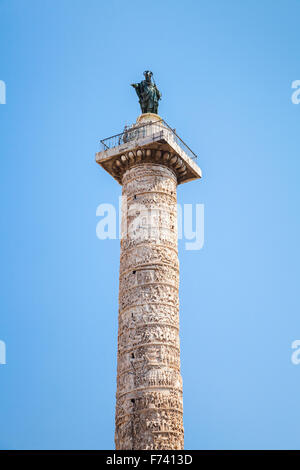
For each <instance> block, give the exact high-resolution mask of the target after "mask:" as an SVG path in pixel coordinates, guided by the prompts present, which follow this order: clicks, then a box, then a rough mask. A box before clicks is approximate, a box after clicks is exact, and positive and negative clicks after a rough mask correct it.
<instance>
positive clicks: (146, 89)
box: [131, 70, 161, 114]
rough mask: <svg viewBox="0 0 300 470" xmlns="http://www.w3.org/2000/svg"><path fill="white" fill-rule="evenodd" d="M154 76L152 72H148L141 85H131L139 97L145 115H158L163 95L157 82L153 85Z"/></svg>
mask: <svg viewBox="0 0 300 470" xmlns="http://www.w3.org/2000/svg"><path fill="white" fill-rule="evenodd" d="M152 75H153V73H152V72H150V70H146V71H145V72H144V76H145V80H142V81H141V82H140V83H132V84H131V86H133V88H134V89H135V91H136V94H137V95H138V97H139V103H140V106H141V110H142V113H143V114H144V113H154V114H157V110H158V101H159V100H160V98H161V93H160V91H159V90H158V88H157V86H156V84H155V82H154V83H152V80H151V78H152Z"/></svg>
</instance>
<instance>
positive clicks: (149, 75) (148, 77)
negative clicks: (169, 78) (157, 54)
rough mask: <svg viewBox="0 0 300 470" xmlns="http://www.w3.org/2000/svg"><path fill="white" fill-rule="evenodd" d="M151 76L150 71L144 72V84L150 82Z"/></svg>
mask: <svg viewBox="0 0 300 470" xmlns="http://www.w3.org/2000/svg"><path fill="white" fill-rule="evenodd" d="M152 75H153V73H152V72H151V71H150V70H145V72H144V76H145V79H146V82H148V83H149V82H151V77H152Z"/></svg>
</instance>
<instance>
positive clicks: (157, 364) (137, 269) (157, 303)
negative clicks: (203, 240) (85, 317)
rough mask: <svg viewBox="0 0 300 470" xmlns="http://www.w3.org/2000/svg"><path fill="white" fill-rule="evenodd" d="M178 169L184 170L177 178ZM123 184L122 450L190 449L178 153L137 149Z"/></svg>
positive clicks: (119, 163)
mask: <svg viewBox="0 0 300 470" xmlns="http://www.w3.org/2000/svg"><path fill="white" fill-rule="evenodd" d="M174 169H175V170H176V171H174ZM114 171H116V172H118V174H119V175H120V177H121V178H122V185H123V196H124V197H125V199H126V207H124V208H123V215H122V218H123V222H126V228H127V230H126V234H125V236H124V238H123V239H122V240H121V256H120V287H119V336H118V375H117V395H116V396H117V401H116V433H115V443H116V448H117V449H149V450H150V449H183V420H182V379H181V375H180V345H179V298H178V288H179V263H178V255H177V213H176V187H177V183H178V174H184V172H185V171H186V170H185V165H184V163H183V162H182V160H181V159H180V158H179V157H178V156H177V155H174V154H171V153H168V152H162V151H159V150H155V149H145V148H144V149H137V150H136V151H135V152H129V153H128V154H124V155H122V156H121V157H120V158H118V160H116V161H115V163H114Z"/></svg>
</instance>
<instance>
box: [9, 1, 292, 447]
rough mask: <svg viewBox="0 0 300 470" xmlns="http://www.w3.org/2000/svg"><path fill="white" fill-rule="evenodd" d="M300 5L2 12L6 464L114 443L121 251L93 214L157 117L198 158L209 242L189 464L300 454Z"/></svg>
mask: <svg viewBox="0 0 300 470" xmlns="http://www.w3.org/2000/svg"><path fill="white" fill-rule="evenodd" d="M299 15H300V2H299V1H297V0H289V1H288V2H287V1H283V0H282V1H280V0H278V1H273V0H263V1H260V2H257V1H256V2H254V1H250V0H243V1H238V0H226V1H224V0H209V1H208V0H207V1H203V0H201V1H199V0H197V1H196V0H194V1H191V0H185V1H178V0H177V1H174V0H173V1H169V0H164V1H158V0H152V1H149V2H143V1H141V0H140V1H129V2H123V1H111V0H110V1H101V0H51V1H50V0H43V1H41V0H26V1H25V0H0V48H1V49H0V57H1V61H0V80H4V81H5V83H6V86H7V104H6V105H0V122H1V124H0V153H1V171H0V179H1V186H0V187H1V198H0V206H1V207H0V210H1V217H2V230H1V244H0V249H1V269H0V272H1V284H0V285H1V318H0V340H4V341H5V342H6V346H7V364H6V365H5V366H3V365H2V366H1V365H0V422H1V426H0V447H1V448H3V449H53V448H56V449H66V448H69V449H111V448H113V446H114V443H113V438H114V405H115V387H116V382H115V378H116V350H117V310H118V294H117V292H118V269H119V241H118V240H115V241H114V240H112V241H100V240H98V239H97V237H96V224H97V221H98V219H97V218H96V207H97V206H98V204H100V203H102V202H110V203H113V204H117V202H118V197H119V195H120V192H121V187H120V186H119V185H118V184H117V183H116V182H115V181H114V180H113V179H112V178H111V177H110V176H109V175H108V174H107V173H105V172H104V171H103V170H101V168H100V167H98V166H97V165H96V164H95V162H94V154H95V152H96V151H97V150H98V141H99V139H100V138H104V137H108V136H110V135H112V134H114V133H117V132H120V131H121V130H122V128H123V126H124V124H125V123H126V122H127V123H132V122H134V121H135V119H136V117H137V115H138V114H139V107H138V102H137V98H136V96H135V93H134V90H133V89H132V88H130V86H129V84H130V83H132V82H134V81H139V80H140V79H141V78H142V75H141V74H142V72H143V70H145V69H150V70H152V71H153V72H154V74H155V78H156V81H157V84H158V85H159V88H160V89H161V91H162V93H163V100H162V101H161V105H160V110H159V111H160V115H161V116H162V117H163V118H164V119H166V121H167V122H168V123H170V124H171V125H172V126H173V127H176V129H177V131H178V133H179V135H180V136H182V137H183V139H184V140H186V142H187V143H188V144H189V145H190V147H191V148H192V149H193V150H194V151H195V152H196V153H198V155H199V164H200V166H201V168H202V170H203V175H204V177H203V180H202V181H200V182H199V181H197V182H193V183H189V184H186V185H182V186H180V187H179V188H178V199H179V202H180V203H204V204H205V245H204V248H203V249H202V250H201V251H186V250H184V245H183V243H182V242H181V243H180V244H179V251H180V263H181V287H180V298H181V325H180V326H181V348H182V375H183V381H184V425H185V446H186V448H187V449H232V448H238V449H239V448H250V449H251V448H256V449H260V448H268V449H276V448H281V449H285V448H294V449H299V448H300V436H299V422H300V406H299V386H300V365H299V366H295V365H293V364H292V362H291V359H290V358H291V354H292V350H291V343H292V341H294V340H295V339H300V315H299V307H300V300H299V276H300V267H299V266H300V256H299V229H300V224H299V203H300V197H299V172H300V162H299V156H300V155H299V123H300V105H294V104H292V102H291V94H292V90H291V83H292V81H294V80H297V79H298V80H299V79H300V66H299V42H300V28H299V17H300V16H299Z"/></svg>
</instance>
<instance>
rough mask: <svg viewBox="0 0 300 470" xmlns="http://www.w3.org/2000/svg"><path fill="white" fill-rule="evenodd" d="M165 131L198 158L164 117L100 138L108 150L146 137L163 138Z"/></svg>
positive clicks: (192, 155) (188, 152) (187, 152)
mask: <svg viewBox="0 0 300 470" xmlns="http://www.w3.org/2000/svg"><path fill="white" fill-rule="evenodd" d="M164 133H168V135H169V138H171V139H172V140H173V141H174V142H175V143H176V144H177V145H179V147H180V148H181V149H182V150H183V151H184V152H185V153H186V154H187V155H188V156H189V157H190V158H192V159H196V158H197V155H196V154H195V153H194V152H193V151H192V150H191V149H190V147H189V146H188V145H187V144H186V143H185V142H183V140H182V139H181V138H180V137H179V136H178V135H177V134H176V132H175V130H174V129H172V128H171V127H170V126H169V124H167V123H166V121H164V120H163V119H161V120H159V121H154V122H152V121H151V122H147V123H146V124H141V125H140V126H136V127H135V126H132V127H126V126H125V129H124V131H123V132H121V133H120V134H116V135H113V136H111V137H107V138H106V139H102V140H100V144H101V147H102V148H101V150H102V151H103V150H108V149H112V148H114V147H118V146H119V145H123V144H126V143H129V142H131V141H134V140H138V139H143V138H145V137H152V138H153V141H154V140H159V138H161V139H163V136H164Z"/></svg>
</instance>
